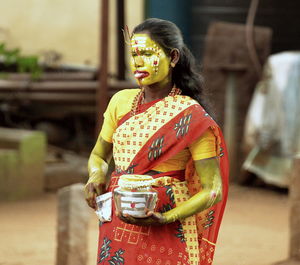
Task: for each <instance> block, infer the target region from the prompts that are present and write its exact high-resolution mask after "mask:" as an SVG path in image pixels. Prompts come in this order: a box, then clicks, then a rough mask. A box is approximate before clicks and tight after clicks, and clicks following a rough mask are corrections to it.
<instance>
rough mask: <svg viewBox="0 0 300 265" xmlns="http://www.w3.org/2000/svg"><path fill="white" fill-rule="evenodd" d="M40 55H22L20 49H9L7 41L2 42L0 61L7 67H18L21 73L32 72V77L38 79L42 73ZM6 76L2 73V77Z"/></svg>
mask: <svg viewBox="0 0 300 265" xmlns="http://www.w3.org/2000/svg"><path fill="white" fill-rule="evenodd" d="M38 61H39V60H38V56H33V55H32V56H24V55H21V51H20V49H8V48H7V47H6V45H5V43H0V62H2V63H3V65H4V71H3V72H6V71H5V68H7V69H9V68H16V71H17V72H19V73H30V74H31V78H32V79H38V78H39V77H40V76H41V74H42V69H41V67H40V66H39V63H38ZM3 76H5V74H4V75H3V73H1V77H3Z"/></svg>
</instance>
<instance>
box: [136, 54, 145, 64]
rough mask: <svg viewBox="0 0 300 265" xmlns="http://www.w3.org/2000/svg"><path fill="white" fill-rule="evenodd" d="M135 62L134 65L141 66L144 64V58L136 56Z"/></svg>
mask: <svg viewBox="0 0 300 265" xmlns="http://www.w3.org/2000/svg"><path fill="white" fill-rule="evenodd" d="M135 64H136V66H143V65H144V60H143V58H142V56H140V55H139V56H136V57H135Z"/></svg>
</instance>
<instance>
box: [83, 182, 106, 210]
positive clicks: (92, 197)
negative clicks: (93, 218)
mask: <svg viewBox="0 0 300 265" xmlns="http://www.w3.org/2000/svg"><path fill="white" fill-rule="evenodd" d="M100 180H101V178H99V177H98V178H97V176H96V177H91V178H90V179H89V181H88V182H87V184H86V185H85V187H84V194H85V200H86V202H87V204H88V206H90V207H91V208H93V209H94V210H96V207H97V204H96V197H97V196H99V195H101V194H103V193H104V192H105V183H102V181H100Z"/></svg>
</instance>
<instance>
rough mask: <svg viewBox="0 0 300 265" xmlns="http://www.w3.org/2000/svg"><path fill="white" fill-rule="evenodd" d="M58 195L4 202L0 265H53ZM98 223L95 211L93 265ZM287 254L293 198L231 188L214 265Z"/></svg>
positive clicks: (263, 264) (261, 261) (248, 264)
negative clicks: (289, 217)
mask: <svg viewBox="0 0 300 265" xmlns="http://www.w3.org/2000/svg"><path fill="white" fill-rule="evenodd" d="M56 204H57V202H56V195H55V194H45V195H43V196H42V197H40V198H36V199H35V200H28V201H22V202H10V203H0V265H25V264H26V265H29V264H30V265H54V264H55V251H56ZM97 233H98V229H97V219H96V217H95V216H94V214H93V213H92V211H91V218H90V225H89V231H88V238H89V261H88V265H95V264H96V245H97V243H96V242H97ZM287 255H288V197H287V194H284V193H280V192H278V191H273V190H266V189H258V188H246V187H240V186H231V189H230V195H229V200H228V204H227V208H226V212H225V216H224V220H223V224H222V226H221V229H220V234H219V240H218V245H217V251H216V255H215V262H214V265H270V264H272V263H274V262H277V261H280V260H283V259H285V258H286V257H287Z"/></svg>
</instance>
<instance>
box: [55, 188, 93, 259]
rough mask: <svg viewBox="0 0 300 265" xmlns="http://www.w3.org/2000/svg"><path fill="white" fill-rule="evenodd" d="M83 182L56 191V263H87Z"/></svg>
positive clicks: (86, 214) (86, 209) (87, 219)
mask: <svg viewBox="0 0 300 265" xmlns="http://www.w3.org/2000/svg"><path fill="white" fill-rule="evenodd" d="M83 188H84V185H83V184H73V185H71V186H68V187H65V188H62V189H60V190H59V191H58V225H57V229H58V230H57V252H56V254H57V255H56V265H86V264H87V254H88V252H87V250H88V248H87V247H88V246H87V241H88V238H87V231H88V222H89V217H90V213H91V211H90V209H89V208H88V206H87V204H86V202H85V199H84V192H83Z"/></svg>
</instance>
